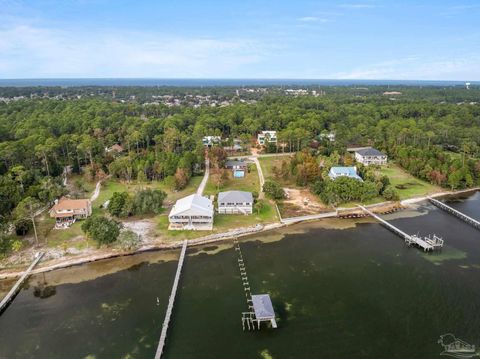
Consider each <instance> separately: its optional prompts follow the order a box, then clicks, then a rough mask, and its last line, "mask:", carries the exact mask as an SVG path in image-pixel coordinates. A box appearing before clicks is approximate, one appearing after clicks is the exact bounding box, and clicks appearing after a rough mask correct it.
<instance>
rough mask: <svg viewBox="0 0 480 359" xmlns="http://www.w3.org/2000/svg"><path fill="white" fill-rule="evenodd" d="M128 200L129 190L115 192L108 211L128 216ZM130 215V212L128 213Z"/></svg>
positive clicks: (119, 215) (116, 214)
mask: <svg viewBox="0 0 480 359" xmlns="http://www.w3.org/2000/svg"><path fill="white" fill-rule="evenodd" d="M127 200H128V193H127V192H114V193H113V195H112V198H110V202H108V207H107V210H108V213H110V214H111V215H112V216H115V217H126V216H123V215H124V214H125V212H126V211H125V205H126V203H127ZM127 216H128V214H127Z"/></svg>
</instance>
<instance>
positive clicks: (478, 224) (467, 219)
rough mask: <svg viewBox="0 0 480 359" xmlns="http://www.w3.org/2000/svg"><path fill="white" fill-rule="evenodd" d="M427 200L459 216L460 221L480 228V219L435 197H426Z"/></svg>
mask: <svg viewBox="0 0 480 359" xmlns="http://www.w3.org/2000/svg"><path fill="white" fill-rule="evenodd" d="M428 200H429V201H430V202H431V203H432V204H433V205H434V206H436V207H438V208H440V209H443V210H444V211H446V212H448V213H450V214H453V215H454V216H455V217H457V218H460V219H461V220H462V221H464V222H467V223H468V224H470V225H472V226H473V227H475V228H477V229H480V221H477V220H476V219H473V218H472V217H469V216H467V215H466V214H464V213H462V212H460V211H457V210H456V209H455V208H452V207H450V206H449V205H447V204H445V203H443V202H441V201H439V200H436V199H435V198H432V197H428Z"/></svg>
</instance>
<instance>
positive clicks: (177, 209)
mask: <svg viewBox="0 0 480 359" xmlns="http://www.w3.org/2000/svg"><path fill="white" fill-rule="evenodd" d="M182 214H183V215H207V216H208V215H209V216H213V204H212V201H210V200H209V199H208V198H207V197H203V196H200V195H198V194H196V193H195V194H192V195H190V196H187V197H183V198H180V199H179V200H178V201H177V202H176V203H175V205H174V206H173V207H172V210H171V211H170V214H169V216H176V215H182Z"/></svg>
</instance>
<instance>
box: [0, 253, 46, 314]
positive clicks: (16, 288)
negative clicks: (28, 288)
mask: <svg viewBox="0 0 480 359" xmlns="http://www.w3.org/2000/svg"><path fill="white" fill-rule="evenodd" d="M43 254H44V253H43V252H38V253H37V254H36V255H35V259H34V260H33V262H32V264H30V267H28V269H27V270H26V271H25V272H24V273H23V274H22V276H21V277H20V278H19V279H18V280H17V282H16V283H15V285H14V286H13V287H12V289H10V291H9V292H8V293H7V295H6V296H5V298H3V300H2V301H1V302H0V313H2V312H3V311H4V310H5V308H6V307H7V306H8V304H9V303H10V301H11V300H12V299H13V298H14V297H15V294H17V292H18V291H19V290H20V287H21V286H22V284H23V282H25V280H26V279H27V278H28V276H29V275H30V273H31V272H32V270H33V268H35V266H36V265H37V264H38V262H40V260H41V259H42V257H43Z"/></svg>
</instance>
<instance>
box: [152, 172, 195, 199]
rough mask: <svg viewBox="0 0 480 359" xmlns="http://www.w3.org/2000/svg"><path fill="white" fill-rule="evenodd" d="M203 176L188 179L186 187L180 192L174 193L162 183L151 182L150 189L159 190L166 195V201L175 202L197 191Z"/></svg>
mask: <svg viewBox="0 0 480 359" xmlns="http://www.w3.org/2000/svg"><path fill="white" fill-rule="evenodd" d="M202 178H203V176H195V177H192V178H191V179H190V182H188V185H187V187H185V188H184V189H182V190H181V191H175V190H173V189H172V188H171V187H169V186H168V185H167V184H166V183H165V182H164V181H157V182H151V185H152V188H157V189H161V190H162V191H165V192H166V193H167V201H172V202H175V201H176V200H177V199H179V198H182V197H185V196H188V195H191V194H193V193H195V192H196V191H197V188H198V186H199V185H200V182H202Z"/></svg>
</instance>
